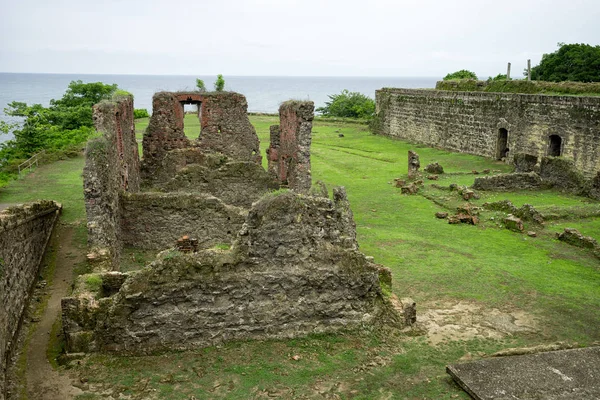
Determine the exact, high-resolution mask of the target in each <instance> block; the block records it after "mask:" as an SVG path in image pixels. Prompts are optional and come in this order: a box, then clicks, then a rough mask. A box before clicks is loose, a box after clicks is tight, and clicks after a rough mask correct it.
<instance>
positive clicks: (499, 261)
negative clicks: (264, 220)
mask: <svg viewBox="0 0 600 400" xmlns="http://www.w3.org/2000/svg"><path fill="white" fill-rule="evenodd" d="M251 121H252V123H253V124H254V126H255V127H256V130H257V133H258V135H259V137H260V140H261V151H262V154H263V155H264V150H265V149H266V148H267V146H268V141H269V126H270V125H272V124H276V123H278V118H277V117H271V116H251ZM147 124H148V120H147V119H144V120H138V121H137V123H136V132H137V135H138V139H140V140H141V137H142V132H143V129H144V128H145V126H147ZM185 128H186V134H187V135H188V137H190V138H196V137H197V136H198V133H199V130H200V127H199V123H198V120H197V118H196V117H195V116H193V115H187V116H186V119H185ZM340 133H341V134H343V137H340V136H339V135H340ZM409 149H413V150H415V151H416V152H417V153H419V155H420V159H421V165H422V166H425V165H427V164H428V163H430V162H439V163H440V164H442V165H443V167H444V170H445V171H446V174H444V175H441V176H440V180H439V181H437V182H435V183H437V184H438V185H442V186H448V185H449V184H451V183H457V184H460V185H470V184H472V183H473V180H474V178H475V176H474V175H473V174H471V173H470V171H472V170H478V171H482V170H484V169H492V170H497V171H501V172H508V171H510V170H511V168H510V167H509V166H507V165H505V164H502V163H500V162H496V161H493V160H490V159H485V158H482V157H476V156H470V155H465V154H457V153H450V152H447V151H442V150H437V149H431V148H426V147H422V146H416V145H411V144H408V143H406V142H403V141H397V140H392V139H389V138H385V137H379V136H374V135H371V134H370V133H369V132H368V130H367V128H366V126H364V125H359V124H350V123H331V122H327V121H322V120H318V119H317V120H316V121H315V123H314V127H313V143H312V174H313V181H316V180H322V181H323V182H325V183H326V184H327V185H328V186H329V187H330V188H332V187H333V186H336V185H341V186H345V187H346V190H347V193H348V197H349V200H350V203H351V206H352V210H353V212H354V217H355V221H356V225H357V232H358V241H359V244H360V246H361V250H362V251H363V252H364V253H365V254H367V255H369V256H373V257H374V258H375V261H376V262H378V263H380V264H383V265H385V266H386V267H388V268H390V269H391V270H392V274H393V279H394V280H393V284H394V287H393V291H394V293H395V294H396V295H397V296H398V297H412V298H413V299H414V300H415V301H416V302H417V306H418V316H426V315H427V313H428V312H430V311H432V310H436V309H439V310H442V313H443V312H446V311H444V310H448V309H450V308H451V307H453V306H454V305H457V304H462V305H468V306H469V307H477V308H478V310H479V311H478V312H477V313H475V314H468V315H467V314H457V315H456V318H455V320H453V322H452V324H451V323H450V322H445V323H446V324H448V327H450V325H452V326H466V327H468V326H469V324H470V323H471V322H472V321H470V320H469V319H470V318H481V319H482V320H485V319H486V316H488V315H495V314H497V313H503V314H502V315H504V316H507V318H508V319H510V318H513V321H512V322H511V323H513V322H515V321H514V319H515V317H514V316H515V315H521V316H523V318H529V319H531V320H534V321H535V329H534V330H533V331H532V330H523V331H519V330H515V331H510V332H509V331H502V329H496V330H493V329H492V330H489V331H486V330H485V329H487V328H486V327H488V328H489V326H490V324H491V325H493V326H495V325H494V324H493V323H489V321H488V324H487V325H486V324H485V323H482V327H483V328H481V330H480V331H481V332H483V333H482V334H480V335H474V336H473V335H470V334H468V332H470V331H469V330H468V329H466V328H465V329H466V330H465V331H464V332H465V334H464V335H463V336H461V335H459V336H458V337H453V338H451V339H448V340H441V341H438V342H437V343H436V344H432V343H433V342H432V341H431V340H429V336H428V334H427V332H425V330H424V329H421V330H419V329H416V330H413V331H410V332H408V333H400V332H394V331H389V330H386V329H383V330H373V331H369V330H365V331H361V332H348V333H346V334H340V335H317V336H311V337H308V338H304V339H296V340H269V341H254V342H234V343H228V344H226V345H223V346H217V347H210V348H206V349H198V350H197V351H189V352H183V353H169V354H158V355H153V356H148V357H115V356H108V355H99V354H95V355H91V356H89V357H87V358H86V359H85V360H83V361H82V363H81V365H79V366H76V367H74V368H73V369H71V372H72V373H73V374H74V375H75V376H76V377H79V378H82V379H83V378H85V380H87V381H88V383H87V384H86V385H87V386H86V388H87V389H88V390H89V393H88V394H86V395H83V396H80V398H82V399H85V398H89V399H92V398H101V396H100V395H99V394H98V393H101V392H103V391H107V392H110V393H112V395H113V396H114V397H119V394H120V393H122V394H123V395H130V396H132V398H169V399H190V398H192V396H194V397H195V398H198V399H200V398H232V399H246V398H353V399H373V398H382V399H383V398H385V399H388V398H398V399H404V398H406V399H417V398H418V399H422V398H427V399H446V398H447V399H450V398H463V399H468V398H469V397H468V396H467V395H466V394H465V393H463V392H462V391H461V390H460V389H459V388H458V387H457V386H456V385H454V383H453V382H452V381H451V379H450V378H449V377H448V376H447V375H446V373H445V370H444V367H445V365H446V364H447V363H453V362H457V361H458V360H461V359H471V358H478V357H482V356H485V355H487V354H490V353H493V352H495V351H498V350H500V349H503V348H507V347H515V346H525V345H537V344H544V343H552V342H556V341H559V340H560V341H567V342H569V343H578V344H580V345H589V344H591V343H593V342H594V341H599V340H600V267H599V265H600V260H598V259H597V258H595V257H594V256H593V254H592V253H591V252H589V251H587V250H582V249H579V248H574V247H571V246H569V245H566V244H563V243H561V242H559V241H557V240H556V239H555V233H556V232H560V231H562V230H563V229H564V228H565V227H574V228H577V229H580V231H581V232H582V233H583V234H584V235H591V236H593V237H595V238H596V239H600V218H599V217H598V215H600V203H598V202H591V201H589V200H587V199H583V198H580V197H575V196H571V195H565V194H561V193H559V192H556V191H552V190H544V191H539V192H527V191H520V192H510V193H485V192H481V199H479V200H476V201H474V202H473V203H474V204H476V205H481V204H483V203H484V202H486V201H497V200H502V199H509V200H511V201H512V202H513V203H514V204H515V205H516V206H517V207H519V206H521V205H522V204H525V203H529V204H532V205H533V206H534V207H536V208H537V209H539V210H540V211H541V212H542V213H543V214H544V215H548V216H551V218H549V219H548V221H547V223H546V225H545V227H540V226H534V225H530V224H526V230H535V231H536V233H537V237H535V238H532V237H528V236H527V235H525V234H521V233H515V232H511V231H509V230H507V229H504V227H503V226H502V222H501V218H500V217H501V215H499V214H498V213H491V212H485V211H483V212H482V213H481V215H480V219H481V223H480V224H479V225H477V226H471V225H450V224H448V223H447V221H445V220H438V219H436V218H435V216H434V214H435V213H436V212H437V211H452V210H453V208H454V207H456V205H457V204H461V203H463V201H462V200H461V199H459V198H458V197H457V195H456V194H455V193H451V192H448V191H443V190H437V189H435V188H432V187H430V186H428V185H429V183H430V182H429V181H426V182H425V184H426V189H425V190H424V191H423V193H422V194H420V195H413V196H407V195H401V194H400V189H398V188H395V187H394V186H393V185H392V183H393V179H394V178H396V177H405V176H406V173H407V151H408V150H409ZM263 161H264V163H265V165H266V160H264V159H263ZM82 165H83V161H82V159H81V158H77V159H72V160H67V161H60V162H57V163H55V164H50V165H46V166H42V167H40V168H39V169H37V170H36V171H35V172H33V173H32V174H30V175H28V176H26V177H25V178H23V179H21V180H19V181H15V182H13V183H12V184H11V185H9V186H8V187H6V188H3V189H1V191H0V203H7V202H15V201H25V200H30V199H35V198H51V199H56V200H58V201H60V202H62V203H63V205H64V207H65V210H64V214H63V217H64V220H65V221H66V222H73V223H76V222H77V221H83V220H84V218H85V215H84V207H83V200H82V198H83V196H82V184H81V177H80V174H81V168H82ZM425 195H426V196H427V197H425ZM430 199H435V200H436V201H435V202H434V201H432V200H430ZM80 240H82V241H84V240H85V238H84V237H83V236H82V237H81V238H80ZM130 256H131V257H132V258H133V259H135V258H136V257H141V258H143V257H145V256H146V255H136V254H134V252H132V253H131V255H130ZM446 314H448V312H446ZM525 316H526V317H525ZM418 318H420V317H418ZM424 318H425V317H424ZM466 319H467V320H469V321H466ZM486 321H487V320H486ZM509 322H510V321H509ZM440 324H442V323H441V322H440ZM513 325H514V324H513ZM513 325H511V326H513ZM485 332H487V333H485ZM490 332H491V333H490ZM494 332H499V334H497V335H495V334H492V333H494ZM295 356H298V357H295Z"/></svg>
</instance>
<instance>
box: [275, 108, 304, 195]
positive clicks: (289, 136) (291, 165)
mask: <svg viewBox="0 0 600 400" xmlns="http://www.w3.org/2000/svg"><path fill="white" fill-rule="evenodd" d="M314 109H315V105H314V103H313V102H312V101H297V100H290V101H286V102H285V103H283V104H281V106H280V107H279V125H273V126H271V145H270V147H269V149H268V150H267V156H268V160H269V167H268V169H269V172H270V173H271V174H272V175H273V176H275V177H276V179H277V181H278V182H279V183H280V184H281V185H283V186H286V187H289V188H291V189H294V190H295V191H297V192H299V193H308V191H309V190H310V187H311V182H312V181H311V172H310V143H311V138H312V135H311V131H312V121H313V118H314Z"/></svg>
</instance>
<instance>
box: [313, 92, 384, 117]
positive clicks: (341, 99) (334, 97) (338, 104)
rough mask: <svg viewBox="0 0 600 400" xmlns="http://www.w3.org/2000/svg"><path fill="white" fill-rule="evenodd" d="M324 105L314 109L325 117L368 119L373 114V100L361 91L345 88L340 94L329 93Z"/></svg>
mask: <svg viewBox="0 0 600 400" xmlns="http://www.w3.org/2000/svg"><path fill="white" fill-rule="evenodd" d="M328 97H329V101H326V102H325V106H324V107H319V108H317V109H316V111H317V112H318V113H321V115H323V116H325V117H340V118H363V119H370V118H372V117H373V115H374V114H375V101H374V100H373V99H371V98H370V97H369V96H365V95H364V94H362V93H358V92H350V91H348V90H346V89H344V90H342V92H341V93H340V94H330V95H329V96H328Z"/></svg>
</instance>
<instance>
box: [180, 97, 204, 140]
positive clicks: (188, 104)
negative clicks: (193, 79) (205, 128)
mask: <svg viewBox="0 0 600 400" xmlns="http://www.w3.org/2000/svg"><path fill="white" fill-rule="evenodd" d="M181 106H182V107H183V131H184V132H186V129H185V116H186V115H187V114H196V116H197V117H198V129H196V128H195V124H194V125H192V126H191V127H189V128H190V129H193V130H194V132H189V133H193V135H192V136H196V132H197V133H198V136H199V135H200V129H201V128H200V126H201V122H200V121H201V120H202V103H200V102H197V101H193V100H192V99H188V101H184V102H181ZM190 129H188V130H190ZM186 136H188V132H186Z"/></svg>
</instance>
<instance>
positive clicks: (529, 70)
mask: <svg viewBox="0 0 600 400" xmlns="http://www.w3.org/2000/svg"><path fill="white" fill-rule="evenodd" d="M527 80H528V81H530V80H531V60H527Z"/></svg>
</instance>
